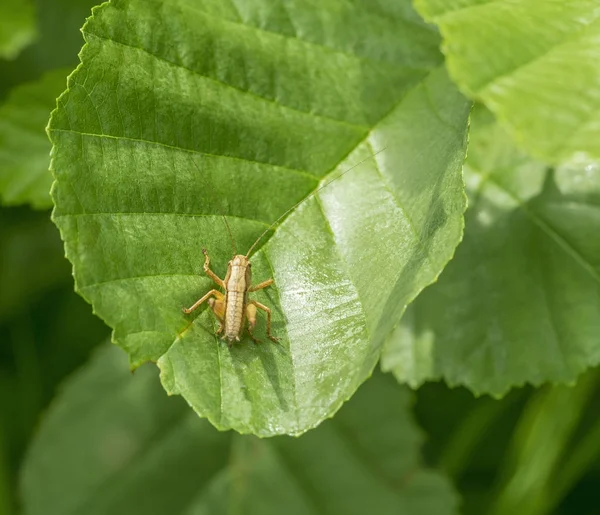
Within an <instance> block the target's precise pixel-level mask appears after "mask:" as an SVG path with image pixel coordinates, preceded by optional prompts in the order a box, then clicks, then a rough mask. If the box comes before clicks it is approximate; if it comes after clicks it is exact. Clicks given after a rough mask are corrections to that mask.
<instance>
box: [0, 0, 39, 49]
mask: <svg viewBox="0 0 600 515" xmlns="http://www.w3.org/2000/svg"><path fill="white" fill-rule="evenodd" d="M35 37H36V28H35V12H34V9H33V4H32V3H31V2H30V1H28V0H2V3H0V58H2V59H14V58H15V57H16V56H17V55H18V54H19V52H20V51H21V50H23V48H25V47H26V46H27V45H29V44H30V43H31V42H32V41H33V40H34V39H35Z"/></svg>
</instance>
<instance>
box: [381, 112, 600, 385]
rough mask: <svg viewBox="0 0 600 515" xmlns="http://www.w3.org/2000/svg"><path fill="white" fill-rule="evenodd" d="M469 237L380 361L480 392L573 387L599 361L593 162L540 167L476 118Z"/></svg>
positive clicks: (487, 118) (484, 116)
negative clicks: (546, 385) (548, 384)
mask: <svg viewBox="0 0 600 515" xmlns="http://www.w3.org/2000/svg"><path fill="white" fill-rule="evenodd" d="M471 126H472V130H471V136H470V145H469V157H468V159H467V163H466V164H465V179H466V182H467V193H468V195H469V209H468V210H467V214H466V230H465V237H464V240H463V242H462V244H461V245H460V247H459V248H458V250H457V252H456V256H455V258H454V259H453V260H452V262H451V263H450V264H449V265H448V267H447V268H446V269H445V270H444V273H443V274H442V275H441V277H440V280H439V281H438V283H437V284H435V285H433V286H432V287H430V288H427V289H426V290H425V291H424V292H423V293H422V294H421V295H420V296H419V298H418V299H417V300H416V302H415V303H414V304H413V305H412V306H411V307H410V308H409V310H408V311H407V313H406V316H405V317H404V318H403V319H402V323H401V324H400V326H399V327H398V328H397V330H396V331H395V332H394V334H393V335H391V337H390V338H389V339H388V342H387V344H386V349H385V352H384V354H383V361H382V365H383V368H384V369H386V370H393V372H394V374H395V375H396V377H397V378H398V379H399V380H401V381H406V382H408V383H409V384H411V385H413V386H416V385H418V384H421V383H422V382H423V381H426V380H428V379H431V378H438V377H443V378H444V379H445V380H446V381H447V382H448V383H449V384H451V385H457V384H462V385H465V386H467V387H469V388H470V389H471V390H472V391H474V392H475V393H477V394H481V393H491V394H493V395H502V394H504V393H505V392H506V391H507V390H508V389H509V388H510V387H511V386H514V385H520V384H523V383H525V382H528V383H532V384H534V385H539V384H541V383H544V382H547V381H550V382H558V383H570V382H573V381H574V380H575V379H576V378H577V376H578V374H580V373H581V372H582V371H583V370H585V369H586V368H588V367H590V366H593V365H595V364H597V363H598V362H599V361H600V344H599V342H598V334H600V240H599V239H598V237H597V235H598V234H600V215H599V214H600V164H599V163H596V164H593V165H591V164H590V165H587V166H585V167H566V166H565V167H560V168H557V169H555V170H551V169H547V168H546V167H545V166H544V165H543V164H541V163H539V162H536V161H534V160H532V159H531V158H529V157H527V156H526V155H525V154H523V153H522V152H521V151H519V150H518V149H516V148H515V147H514V145H513V144H512V142H511V140H510V138H509V137H508V136H507V135H506V133H504V131H503V130H502V129H501V128H500V127H499V126H498V125H497V124H496V123H494V122H493V120H492V117H491V115H490V114H489V112H485V111H475V112H474V115H473V117H472V122H471Z"/></svg>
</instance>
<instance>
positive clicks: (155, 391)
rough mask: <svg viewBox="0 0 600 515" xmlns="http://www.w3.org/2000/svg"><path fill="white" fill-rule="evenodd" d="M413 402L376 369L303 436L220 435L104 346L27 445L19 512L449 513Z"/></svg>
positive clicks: (447, 494)
mask: <svg viewBox="0 0 600 515" xmlns="http://www.w3.org/2000/svg"><path fill="white" fill-rule="evenodd" d="M409 404H410V397H409V395H408V392H407V391H406V390H405V389H403V388H401V387H399V386H398V385H397V384H395V381H394V380H393V378H391V377H389V376H384V375H382V374H377V375H376V376H375V377H373V378H372V379H371V380H369V381H368V382H367V384H366V385H365V386H364V387H363V388H361V389H360V390H359V391H358V392H357V394H356V395H355V396H354V398H353V399H352V400H351V401H350V402H349V403H348V405H347V406H344V408H343V409H342V410H341V411H340V413H339V415H338V416H337V417H336V418H335V420H331V421H327V422H325V423H324V424H323V425H322V426H321V427H320V428H319V429H317V430H316V431H314V432H311V433H310V434H308V435H305V436H303V437H302V438H299V439H295V438H289V437H279V438H274V439H270V440H259V439H258V438H256V437H251V436H239V435H236V434H235V433H232V432H228V433H221V432H218V431H216V430H215V429H214V428H213V427H211V426H210V424H208V423H207V422H206V421H203V420H200V419H199V418H198V417H196V416H195V415H194V414H193V413H192V412H190V411H189V409H187V407H186V406H185V403H184V402H183V401H182V400H180V399H174V398H169V397H167V396H166V395H165V394H164V392H163V391H162V389H161V387H160V384H159V381H158V378H157V376H156V372H155V369H154V368H153V367H148V366H145V367H142V368H141V369H139V370H137V371H136V373H135V374H134V375H133V376H132V375H131V374H130V373H129V372H128V371H127V367H126V366H125V363H124V356H123V355H122V354H121V352H120V351H119V350H117V349H116V348H114V347H111V346H106V347H103V348H102V349H101V350H100V351H99V352H98V353H97V354H96V355H95V357H94V359H93V360H92V361H91V362H90V363H89V364H88V365H86V366H85V368H83V369H82V370H81V371H79V372H78V373H77V374H76V375H75V376H74V377H73V378H72V379H71V380H70V381H69V382H68V383H67V384H66V385H65V388H64V391H63V392H62V394H61V395H60V397H59V398H58V399H57V400H56V401H55V403H54V405H53V406H52V408H51V409H50V411H49V413H48V415H47V418H46V420H45V421H44V423H43V425H42V427H41V430H40V433H39V434H38V436H37V438H36V439H35V441H34V443H33V444H32V446H31V449H30V452H29V456H28V459H27V461H26V463H25V466H24V469H23V476H22V479H23V481H22V489H21V492H22V497H23V501H24V513H25V514H28V515H36V514H41V513H43V514H44V515H53V514H57V515H58V514H60V515H76V514H79V513H81V514H83V513H85V514H86V515H88V514H89V515H92V514H93V515H101V514H109V513H111V514H112V513H128V514H131V515H135V514H138V513H139V514H142V513H143V514H145V515H151V514H163V513H167V512H168V513H171V514H174V515H177V514H186V515H192V514H194V515H197V514H204V513H210V514H221V513H231V512H235V513H240V514H243V513H245V514H252V513H256V514H261V515H264V514H270V513H273V514H275V513H283V512H285V513H294V514H299V515H300V514H302V515H304V514H307V515H308V514H316V513H328V514H332V515H335V514H346V513H369V512H373V513H378V514H382V515H384V514H387V513H390V514H391V513H395V514H396V513H403V514H407V515H429V514H431V515H446V514H452V513H456V512H457V511H456V505H457V498H456V495H455V493H454V492H453V491H452V489H451V487H450V485H449V484H448V482H447V481H446V480H445V479H444V478H443V477H441V476H440V475H439V474H438V473H436V472H434V471H431V470H428V469H426V468H424V467H423V466H422V465H421V464H420V458H419V446H420V444H421V441H422V435H421V433H420V431H419V430H418V429H417V428H416V427H415V424H414V422H413V421H412V420H411V416H410V414H409ZM65 491H68V492H70V494H69V495H64V492H65Z"/></svg>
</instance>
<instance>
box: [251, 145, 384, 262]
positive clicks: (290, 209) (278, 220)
mask: <svg viewBox="0 0 600 515" xmlns="http://www.w3.org/2000/svg"><path fill="white" fill-rule="evenodd" d="M386 148H387V147H383V148H380V149H379V150H378V151H377V152H374V153H373V154H371V155H370V156H369V157H365V158H364V159H363V160H362V161H359V162H358V163H356V164H354V165H352V166H351V167H350V168H348V169H347V170H344V171H343V172H342V173H341V174H339V175H337V176H336V177H334V178H333V179H331V180H330V181H328V182H326V183H325V184H323V185H322V186H319V187H318V188H317V189H316V190H315V191H313V192H312V193H310V194H309V195H307V196H306V197H304V198H303V199H302V200H301V201H300V202H296V203H295V204H294V205H293V206H292V207H290V208H289V209H288V210H287V211H286V212H285V213H283V214H282V215H281V216H280V217H279V218H277V220H275V221H274V222H273V223H272V224H271V225H269V227H267V228H266V229H265V230H264V231H263V233H262V234H261V235H260V236H259V237H258V239H257V240H256V241H255V242H254V243H253V244H252V246H251V247H250V250H249V251H248V252H247V253H246V257H249V256H250V254H251V253H252V251H253V250H254V247H256V245H258V243H259V242H260V240H262V239H263V238H264V237H265V235H266V234H267V233H268V232H269V231H270V230H271V229H273V227H275V226H276V225H277V224H278V223H279V222H281V220H282V219H283V218H284V217H285V216H286V215H288V214H289V213H291V212H292V211H293V210H294V209H296V208H297V207H298V206H299V205H300V204H302V202H304V201H306V200H308V199H309V198H310V197H312V196H314V195H316V194H317V193H319V191H321V190H322V189H323V188H326V187H327V186H329V185H330V184H331V183H332V182H333V181H337V180H338V179H339V178H340V177H343V176H344V175H346V174H347V173H348V172H350V171H352V170H354V169H355V168H356V167H358V166H360V165H361V164H363V163H364V162H366V161H368V160H369V159H373V158H374V157H375V156H376V155H377V154H380V153H381V152H383V151H384V150H385V149H386Z"/></svg>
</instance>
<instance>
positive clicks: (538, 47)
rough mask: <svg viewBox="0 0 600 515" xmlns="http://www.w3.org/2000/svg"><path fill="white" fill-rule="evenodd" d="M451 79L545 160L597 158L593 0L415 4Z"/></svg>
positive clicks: (599, 55)
mask: <svg viewBox="0 0 600 515" xmlns="http://www.w3.org/2000/svg"><path fill="white" fill-rule="evenodd" d="M415 5H416V7H417V8H418V9H419V10H420V12H421V13H422V14H423V15H424V16H425V17H426V18H427V19H429V20H431V21H433V22H435V23H436V24H438V25H439V27H440V30H441V32H442V35H443V36H444V43H443V49H444V52H445V54H446V56H447V65H448V69H449V71H450V74H451V76H452V78H453V79H454V80H455V81H456V82H457V84H458V85H459V86H460V87H461V89H462V90H463V92H465V93H466V94H468V95H470V96H471V97H473V98H476V99H479V100H481V101H483V102H484V103H485V104H486V105H487V106H488V107H489V108H490V109H491V110H492V111H493V112H494V113H495V114H496V115H497V116H498V118H499V119H500V120H501V122H502V123H503V125H504V126H505V127H506V128H507V129H508V130H509V131H510V133H511V134H512V136H513V137H514V138H515V140H516V141H518V142H519V143H520V144H521V145H522V146H523V148H524V149H526V150H527V151H528V152H530V153H532V154H534V155H536V156H539V157H540V158H542V159H543V160H545V161H546V162H551V163H559V162H564V161H566V160H571V159H572V158H576V159H579V160H586V161H587V160H590V159H600V116H598V113H599V112H600V4H599V3H598V2H597V1H596V0H575V1H567V2H565V1H564V0H523V1H519V2H515V1H514V0H415Z"/></svg>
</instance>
